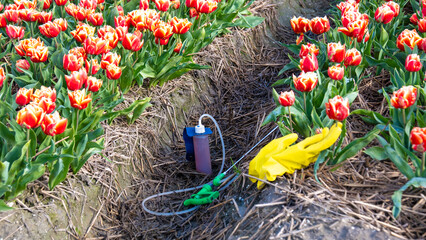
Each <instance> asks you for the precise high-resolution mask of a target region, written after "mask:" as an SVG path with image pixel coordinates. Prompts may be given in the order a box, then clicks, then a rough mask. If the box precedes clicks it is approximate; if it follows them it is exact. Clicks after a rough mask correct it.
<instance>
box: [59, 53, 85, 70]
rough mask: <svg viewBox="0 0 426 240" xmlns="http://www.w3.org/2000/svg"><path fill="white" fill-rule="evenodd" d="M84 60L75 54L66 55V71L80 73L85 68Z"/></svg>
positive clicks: (64, 61) (64, 60)
mask: <svg viewBox="0 0 426 240" xmlns="http://www.w3.org/2000/svg"><path fill="white" fill-rule="evenodd" d="M83 63H84V58H83V57H81V56H80V57H79V56H77V55H75V54H72V53H69V54H65V55H64V57H63V64H64V69H65V70H67V71H70V72H73V71H78V70H80V68H81V67H82V66H83Z"/></svg>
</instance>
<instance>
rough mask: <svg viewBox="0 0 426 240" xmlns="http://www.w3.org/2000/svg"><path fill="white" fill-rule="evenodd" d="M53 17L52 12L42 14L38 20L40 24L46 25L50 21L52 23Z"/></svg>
mask: <svg viewBox="0 0 426 240" xmlns="http://www.w3.org/2000/svg"><path fill="white" fill-rule="evenodd" d="M52 18H53V15H52V12H48V13H47V12H40V14H39V15H38V19H37V22H38V23H40V24H44V23H47V22H49V21H52Z"/></svg>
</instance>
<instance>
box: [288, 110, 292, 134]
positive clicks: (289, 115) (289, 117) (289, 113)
mask: <svg viewBox="0 0 426 240" xmlns="http://www.w3.org/2000/svg"><path fill="white" fill-rule="evenodd" d="M288 120H289V122H290V129H291V132H292V133H293V123H292V122H291V106H288Z"/></svg>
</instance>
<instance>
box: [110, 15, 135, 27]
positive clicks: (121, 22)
mask: <svg viewBox="0 0 426 240" xmlns="http://www.w3.org/2000/svg"><path fill="white" fill-rule="evenodd" d="M130 20H131V18H129V17H124V16H115V17H114V25H115V27H128V26H129V24H130Z"/></svg>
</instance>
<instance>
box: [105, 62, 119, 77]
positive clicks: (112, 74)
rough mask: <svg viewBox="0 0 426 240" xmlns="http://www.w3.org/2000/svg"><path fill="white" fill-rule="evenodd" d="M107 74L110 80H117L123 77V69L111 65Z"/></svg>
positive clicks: (107, 69)
mask: <svg viewBox="0 0 426 240" xmlns="http://www.w3.org/2000/svg"><path fill="white" fill-rule="evenodd" d="M106 74H107V78H108V79H111V80H117V79H119V78H120V77H121V68H120V67H118V66H116V65H114V64H110V65H108V66H107V68H106Z"/></svg>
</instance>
